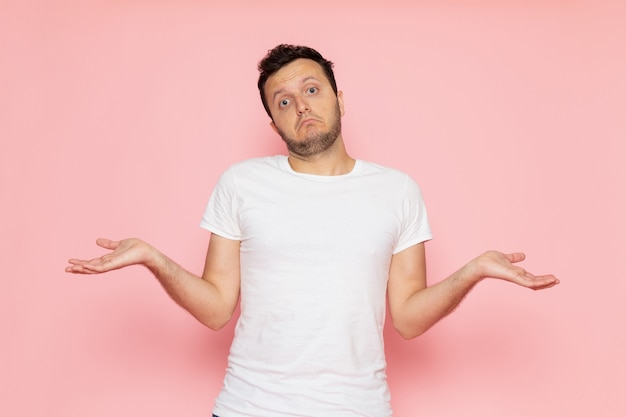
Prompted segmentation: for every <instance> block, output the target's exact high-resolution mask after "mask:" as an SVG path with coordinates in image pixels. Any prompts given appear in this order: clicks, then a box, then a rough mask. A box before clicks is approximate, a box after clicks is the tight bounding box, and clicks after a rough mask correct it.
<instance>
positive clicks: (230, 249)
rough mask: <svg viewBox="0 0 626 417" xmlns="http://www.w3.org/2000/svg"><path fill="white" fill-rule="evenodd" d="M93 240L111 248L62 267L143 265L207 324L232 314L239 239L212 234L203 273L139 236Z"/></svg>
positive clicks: (99, 269) (85, 269)
mask: <svg viewBox="0 0 626 417" xmlns="http://www.w3.org/2000/svg"><path fill="white" fill-rule="evenodd" d="M96 243H97V244H98V246H101V247H103V248H105V249H109V250H111V251H112V252H110V253H107V254H105V255H103V256H101V257H100V258H94V259H91V260H80V259H70V260H69V261H68V262H69V263H70V265H69V266H68V267H67V268H66V269H65V270H66V271H67V272H71V273H75V274H100V273H103V272H108V271H112V270H115V269H120V268H124V267H127V266H130V265H144V266H145V267H147V268H148V269H149V270H150V271H151V272H152V273H153V274H154V276H155V277H156V278H157V279H158V280H159V282H160V283H161V285H162V286H163V288H164V289H165V291H166V292H167V293H168V294H169V296H170V297H172V299H173V300H174V301H176V303H178V304H179V305H180V306H181V307H183V308H184V309H186V310H187V311H189V312H190V313H191V314H192V315H193V316H194V317H195V318H197V319H198V320H199V321H200V322H201V323H202V324H204V325H206V326H207V327H209V328H211V329H213V330H218V329H220V328H222V327H223V326H224V325H225V324H226V323H227V322H228V321H229V320H230V318H231V317H232V314H233V311H234V310H235V307H236V306H237V300H238V298H239V283H240V276H239V246H240V242H239V241H237V240H230V239H226V238H223V237H220V236H218V235H215V234H212V235H211V239H210V242H209V248H208V250H207V255H206V263H205V266H204V272H203V274H202V277H199V276H197V275H194V274H192V273H190V272H188V271H186V270H185V269H183V268H182V267H181V266H180V265H178V264H177V263H176V262H174V261H173V260H171V259H170V258H168V257H167V256H165V255H164V254H163V253H161V252H159V251H158V250H157V249H156V248H154V247H153V246H151V245H149V244H147V243H146V242H144V241H142V240H139V239H134V238H133V239H125V240H121V241H111V240H108V239H98V240H97V241H96Z"/></svg>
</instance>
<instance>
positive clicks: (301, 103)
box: [296, 97, 311, 114]
mask: <svg viewBox="0 0 626 417" xmlns="http://www.w3.org/2000/svg"><path fill="white" fill-rule="evenodd" d="M296 108H297V109H298V114H304V113H308V112H309V111H311V107H310V106H309V102H308V101H307V100H306V99H305V98H303V97H296Z"/></svg>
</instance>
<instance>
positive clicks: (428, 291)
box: [393, 265, 479, 339]
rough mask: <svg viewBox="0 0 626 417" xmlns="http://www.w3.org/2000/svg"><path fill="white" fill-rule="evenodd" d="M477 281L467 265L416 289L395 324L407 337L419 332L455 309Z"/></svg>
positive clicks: (417, 334)
mask: <svg viewBox="0 0 626 417" xmlns="http://www.w3.org/2000/svg"><path fill="white" fill-rule="evenodd" d="M478 281H479V279H477V278H476V277H475V276H474V275H473V274H472V273H471V268H470V267H469V265H466V266H464V267H463V268H461V269H459V270H458V271H457V272H455V273H454V274H452V275H450V276H449V277H448V278H446V279H444V280H443V281H440V282H438V283H437V284H434V285H432V286H429V287H427V288H423V289H421V290H419V291H416V292H415V293H414V294H412V295H411V296H410V297H409V298H408V299H407V300H406V301H405V302H404V304H403V305H402V308H401V311H400V312H397V313H396V314H395V315H394V316H393V322H394V326H395V328H396V329H397V330H398V332H399V333H400V334H401V335H402V337H404V338H406V339H411V338H414V337H416V336H419V335H420V334H422V333H424V332H425V331H426V330H428V329H429V328H430V327H432V326H433V325H434V324H435V323H437V322H438V321H439V320H441V319H442V318H444V317H445V316H447V315H448V314H450V313H451V312H452V311H454V309H455V308H456V307H457V306H458V305H459V304H460V303H461V301H462V300H463V298H465V296H466V295H467V293H469V292H470V290H471V289H472V288H473V287H474V285H476V283H478Z"/></svg>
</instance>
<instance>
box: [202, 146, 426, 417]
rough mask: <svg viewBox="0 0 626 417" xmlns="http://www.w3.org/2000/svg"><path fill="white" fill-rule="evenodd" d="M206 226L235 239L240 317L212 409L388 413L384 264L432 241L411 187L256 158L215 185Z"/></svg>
mask: <svg viewBox="0 0 626 417" xmlns="http://www.w3.org/2000/svg"><path fill="white" fill-rule="evenodd" d="M201 226H202V227H203V228H205V229H207V230H209V231H211V232H213V233H215V234H217V235H220V236H223V237H226V238H228V239H234V240H239V241H241V316H240V318H239V321H238V322H237V326H236V329H235V337H234V340H233V343H232V346H231V350H230V355H229V358H228V368H227V370H226V377H225V380H224V387H223V389H222V391H221V393H220V394H219V396H218V398H217V399H216V402H215V409H214V410H213V412H214V413H215V414H216V415H218V416H220V417H244V416H245V417H287V416H291V417H293V416H298V417H305V416H306V417H322V416H324V417H348V416H349V417H356V416H368V417H389V416H391V407H390V404H389V390H388V387H387V381H386V378H387V377H386V373H385V369H386V362H385V356H384V346H383V336H382V332H383V325H384V320H385V311H386V309H385V300H386V291H387V278H388V274H389V265H390V262H391V256H392V254H395V253H398V252H400V251H402V250H403V249H406V248H408V247H410V246H412V245H415V244H418V243H420V242H423V241H425V240H428V239H430V238H431V232H430V228H429V225H428V218H427V215H426V210H425V207H424V204H423V201H422V197H421V193H420V190H419V188H418V186H417V184H416V183H415V182H414V181H413V180H412V179H411V178H410V177H409V176H408V175H406V174H404V173H402V172H399V171H396V170H393V169H389V168H385V167H381V166H379V165H376V164H372V163H368V162H364V161H360V160H357V161H356V164H355V166H354V168H353V170H352V171H351V172H350V173H348V174H345V175H338V176H318V175H309V174H302V173H298V172H295V171H293V170H292V169H291V167H290V165H289V163H288V160H287V157H286V156H274V157H266V158H257V159H251V160H248V161H244V162H241V163H239V164H236V165H234V166H232V167H230V168H229V169H228V170H227V171H225V172H224V174H223V175H222V176H221V178H220V180H219V183H218V184H217V186H216V188H215V190H214V192H213V194H212V196H211V199H210V201H209V204H208V206H207V209H206V212H205V214H204V216H203V218H202V222H201Z"/></svg>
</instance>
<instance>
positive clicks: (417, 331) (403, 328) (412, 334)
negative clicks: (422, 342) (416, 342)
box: [393, 320, 428, 340]
mask: <svg viewBox="0 0 626 417" xmlns="http://www.w3.org/2000/svg"><path fill="white" fill-rule="evenodd" d="M393 327H394V329H396V331H397V332H398V333H399V334H400V336H402V338H403V339H406V340H411V339H415V338H416V337H417V336H419V335H421V334H423V333H424V332H426V330H428V328H422V327H420V326H417V325H415V324H414V323H405V322H400V321H399V320H394V321H393Z"/></svg>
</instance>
